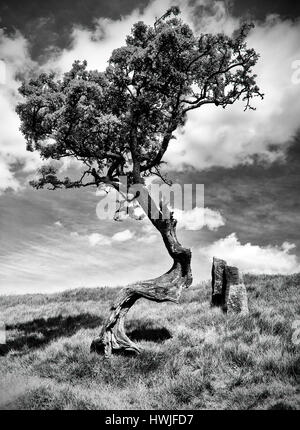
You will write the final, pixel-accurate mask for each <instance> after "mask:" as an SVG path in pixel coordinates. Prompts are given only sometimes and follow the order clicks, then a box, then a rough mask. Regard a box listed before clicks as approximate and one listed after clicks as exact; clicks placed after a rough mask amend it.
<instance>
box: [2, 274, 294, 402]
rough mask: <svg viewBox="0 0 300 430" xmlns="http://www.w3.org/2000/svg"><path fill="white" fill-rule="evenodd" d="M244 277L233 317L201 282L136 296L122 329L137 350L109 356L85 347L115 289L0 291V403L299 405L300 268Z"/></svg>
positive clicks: (102, 317) (95, 333) (90, 339)
mask: <svg viewBox="0 0 300 430" xmlns="http://www.w3.org/2000/svg"><path fill="white" fill-rule="evenodd" d="M245 283H246V286H247V291H248V295H249V308H250V314H249V316H244V317H238V318H236V317H235V318H233V317H230V318H229V317H227V316H226V315H225V314H224V313H222V311H221V310H219V309H216V308H211V307H210V285H209V283H208V282H207V283H202V284H200V285H197V286H193V287H190V288H189V289H188V290H185V291H184V292H183V294H182V298H181V301H180V303H179V304H172V303H162V304H157V303H153V302H149V301H146V300H140V301H139V302H138V303H137V304H136V305H134V306H133V308H132V310H131V311H130V313H129V315H128V318H127V333H129V336H130V337H131V338H132V339H134V340H135V341H136V342H138V343H139V345H140V346H142V347H143V348H144V350H143V352H142V353H141V354H140V355H138V356H133V357H128V356H127V357H124V356H121V355H115V356H113V357H112V358H111V359H110V360H106V359H105V358H104V357H103V356H99V355H96V354H91V353H90V351H89V348H90V343H91V341H92V339H93V338H94V337H96V336H97V335H98V333H99V330H100V326H101V324H102V322H103V320H104V318H105V317H106V316H107V312H108V308H109V305H110V303H111V302H112V300H113V298H114V297H115V295H116V294H117V289H113V288H95V289H77V290H71V291H67V292H63V293H59V294H53V295H42V294H40V295H24V296H6V297H5V296H0V320H2V321H4V322H5V323H6V328H7V345H6V346H5V347H2V349H1V356H0V409H173V410H174V409H300V388H299V387H300V384H299V382H300V345H297V343H299V342H298V339H299V336H298V338H297V336H296V334H297V333H296V334H295V321H299V320H300V300H299V296H300V294H299V293H300V274H296V275H291V276H280V275H278V276H277V275H276V276H259V277H258V276H250V275H248V276H245ZM293 324H294V326H293ZM296 324H297V323H296ZM293 330H294V332H293Z"/></svg>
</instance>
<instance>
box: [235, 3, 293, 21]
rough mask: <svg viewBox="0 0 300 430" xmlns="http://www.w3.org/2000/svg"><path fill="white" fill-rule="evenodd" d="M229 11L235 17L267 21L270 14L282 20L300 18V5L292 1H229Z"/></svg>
mask: <svg viewBox="0 0 300 430" xmlns="http://www.w3.org/2000/svg"><path fill="white" fill-rule="evenodd" d="M228 4H229V10H230V11H231V13H232V14H233V15H234V16H238V17H239V16H243V15H244V16H250V17H253V18H255V19H261V20H263V19H265V18H266V16H267V15H269V14H278V15H280V16H281V17H282V18H296V17H298V16H300V3H299V2H295V1H291V0H263V1H262V0H236V1H230V0H229V1H228Z"/></svg>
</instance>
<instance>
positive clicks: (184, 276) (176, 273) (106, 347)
mask: <svg viewBox="0 0 300 430" xmlns="http://www.w3.org/2000/svg"><path fill="white" fill-rule="evenodd" d="M138 201H139V203H140V205H141V207H142V208H143V209H144V211H145V212H146V214H147V215H148V217H149V219H150V221H151V222H152V224H153V225H154V226H155V227H156V228H157V230H158V231H159V232H160V234H161V236H162V238H163V241H164V244H165V246H166V248H167V250H168V252H169V254H170V256H171V258H172V259H173V265H172V267H171V269H170V270H169V271H168V272H166V273H165V274H163V275H161V276H159V277H157V278H154V279H149V280H146V281H142V282H138V283H136V284H133V285H130V286H128V287H125V288H123V289H122V290H121V291H120V293H119V295H118V297H117V299H116V300H115V302H114V303H113V305H112V307H111V309H110V310H111V313H110V315H109V318H108V319H107V321H106V322H105V324H104V325H103V327H102V330H101V333H100V336H99V338H97V339H95V340H94V341H93V342H92V345H91V351H95V352H99V353H100V352H104V354H105V356H107V357H108V356H110V355H111V354H112V352H113V351H129V352H140V349H139V347H138V346H137V345H136V344H135V343H134V342H132V341H131V340H130V339H129V338H128V336H126V334H125V329H124V322H125V317H126V314H127V312H128V311H129V309H130V308H131V306H132V305H133V304H134V303H135V302H136V301H137V300H138V299H140V298H146V299H149V300H152V301H155V302H165V301H171V302H175V303H178V301H179V298H180V295H181V291H182V289H183V288H187V287H189V286H190V285H191V283H192V272H191V250H190V249H188V248H184V247H183V246H182V245H181V244H180V243H179V242H178V239H177V236H176V224H177V221H176V220H175V219H174V218H173V215H172V213H170V212H169V211H168V209H167V208H166V207H164V208H163V207H162V206H160V209H158V208H157V206H156V205H155V203H154V202H153V200H152V199H151V197H150V195H149V193H148V190H147V189H146V188H145V187H143V188H142V189H141V192H139V197H138Z"/></svg>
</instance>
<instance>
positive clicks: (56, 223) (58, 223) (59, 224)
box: [54, 221, 63, 228]
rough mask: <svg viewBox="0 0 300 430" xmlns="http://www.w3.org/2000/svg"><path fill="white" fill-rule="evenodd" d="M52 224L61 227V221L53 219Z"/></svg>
mask: <svg viewBox="0 0 300 430" xmlns="http://www.w3.org/2000/svg"><path fill="white" fill-rule="evenodd" d="M54 225H55V226H56V227H59V228H61V227H63V225H62V223H61V221H55V223H54Z"/></svg>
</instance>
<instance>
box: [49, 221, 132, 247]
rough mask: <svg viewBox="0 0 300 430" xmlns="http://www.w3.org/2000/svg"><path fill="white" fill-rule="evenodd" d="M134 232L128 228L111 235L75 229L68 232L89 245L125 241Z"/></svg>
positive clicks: (105, 244)
mask: <svg viewBox="0 0 300 430" xmlns="http://www.w3.org/2000/svg"><path fill="white" fill-rule="evenodd" d="M55 224H56V223H55ZM134 235H135V234H134V233H133V232H132V231H130V230H128V229H127V230H123V231H119V232H117V233H115V234H114V235H113V236H112V237H109V236H106V235H104V234H101V233H91V234H79V233H78V232H77V231H73V232H71V233H70V236H71V237H73V238H77V239H79V240H83V241H85V242H86V241H88V243H89V245H90V246H92V247H94V246H96V245H104V246H110V245H112V244H113V243H114V242H117V243H118V242H126V241H127V240H130V239H132V238H133V237H134Z"/></svg>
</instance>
